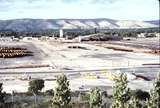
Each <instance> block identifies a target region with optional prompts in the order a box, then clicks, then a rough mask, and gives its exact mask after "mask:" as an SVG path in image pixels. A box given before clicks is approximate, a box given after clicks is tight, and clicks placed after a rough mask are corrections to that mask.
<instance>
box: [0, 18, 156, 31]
mask: <svg viewBox="0 0 160 108" xmlns="http://www.w3.org/2000/svg"><path fill="white" fill-rule="evenodd" d="M156 22H157V21H155V22H154V21H135V20H113V19H105V18H99V19H14V20H0V30H13V31H19V32H21V31H40V30H48V29H60V28H63V29H92V28H102V29H129V28H151V27H158V26H159V25H158V24H159V23H156Z"/></svg>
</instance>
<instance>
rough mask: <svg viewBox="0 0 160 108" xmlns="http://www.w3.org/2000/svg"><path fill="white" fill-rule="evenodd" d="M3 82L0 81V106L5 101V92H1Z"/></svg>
mask: <svg viewBox="0 0 160 108" xmlns="http://www.w3.org/2000/svg"><path fill="white" fill-rule="evenodd" d="M2 86H3V83H0V107H1V106H2V105H3V104H4V103H5V95H6V93H5V92H2V90H3V88H2Z"/></svg>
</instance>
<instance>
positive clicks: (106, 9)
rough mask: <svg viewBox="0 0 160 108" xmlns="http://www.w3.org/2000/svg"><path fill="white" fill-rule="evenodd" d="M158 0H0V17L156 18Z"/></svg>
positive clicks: (157, 17)
mask: <svg viewBox="0 0 160 108" xmlns="http://www.w3.org/2000/svg"><path fill="white" fill-rule="evenodd" d="M158 12H159V2H158V0H0V19H19V18H44V19H57V18H73V19H76V18H110V19H117V20H156V19H159V14H158Z"/></svg>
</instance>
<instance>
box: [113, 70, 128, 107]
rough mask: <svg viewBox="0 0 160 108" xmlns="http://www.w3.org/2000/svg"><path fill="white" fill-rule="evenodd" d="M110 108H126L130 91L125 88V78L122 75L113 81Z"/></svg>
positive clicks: (126, 82)
mask: <svg viewBox="0 0 160 108" xmlns="http://www.w3.org/2000/svg"><path fill="white" fill-rule="evenodd" d="M114 81H115V85H114V86H113V103H112V108H128V105H129V104H128V100H129V99H130V97H131V96H130V89H129V88H127V84H128V81H127V76H126V75H125V74H124V73H122V74H120V75H119V77H117V78H115V79H114Z"/></svg>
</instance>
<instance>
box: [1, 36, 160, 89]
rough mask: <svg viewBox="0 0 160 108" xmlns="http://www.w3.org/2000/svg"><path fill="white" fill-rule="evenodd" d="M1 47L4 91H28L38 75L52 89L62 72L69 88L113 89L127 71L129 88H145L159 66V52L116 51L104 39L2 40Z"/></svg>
mask: <svg viewBox="0 0 160 108" xmlns="http://www.w3.org/2000/svg"><path fill="white" fill-rule="evenodd" d="M155 40H157V39H155ZM141 41H142V40H141ZM137 42H138V40H137ZM145 42H146V41H145ZM152 42H153V43H152V44H154V41H152ZM132 43H133V44H136V43H134V42H132ZM146 43H147V42H146ZM155 43H156V44H157V41H155ZM108 44H110V46H109V45H108ZM0 47H1V48H0V55H4V54H5V55H7V56H5V55H4V56H2V57H1V56H0V82H3V84H4V85H3V89H4V91H6V92H12V91H17V92H24V91H27V88H28V82H29V81H30V80H32V79H39V78H40V79H44V80H45V88H44V90H48V89H52V88H53V87H55V86H56V83H55V80H56V76H57V75H59V74H62V73H64V74H66V75H67V77H68V78H69V80H70V88H71V89H72V90H82V89H83V90H89V89H90V88H92V87H95V86H98V87H102V89H107V90H110V91H111V92H112V90H111V88H112V86H113V83H114V81H113V78H114V77H118V76H117V75H118V74H119V73H121V72H125V73H126V75H127V77H128V80H129V86H130V87H131V88H132V89H143V90H146V91H148V90H149V89H150V88H151V87H152V83H153V79H154V77H155V76H156V75H157V73H158V71H159V68H160V67H159V66H160V65H159V54H152V53H145V52H144V50H143V51H138V52H134V51H128V50H115V49H113V48H110V47H111V43H105V42H103V44H102V43H101V44H99V43H96V42H95V43H94V42H91V43H90V42H67V41H63V40H54V39H47V40H39V39H37V38H32V39H31V40H20V41H18V42H15V41H10V42H1V44H0ZM114 47H115V46H114ZM123 47H124V46H123ZM7 48H8V49H7ZM16 48H19V49H17V50H16ZM4 49H5V50H4ZM6 49H7V50H6ZM10 49H12V50H10ZM8 52H9V54H8ZM15 55H17V56H18V57H16V56H15ZM21 55H23V56H21ZM10 56H11V57H10Z"/></svg>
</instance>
